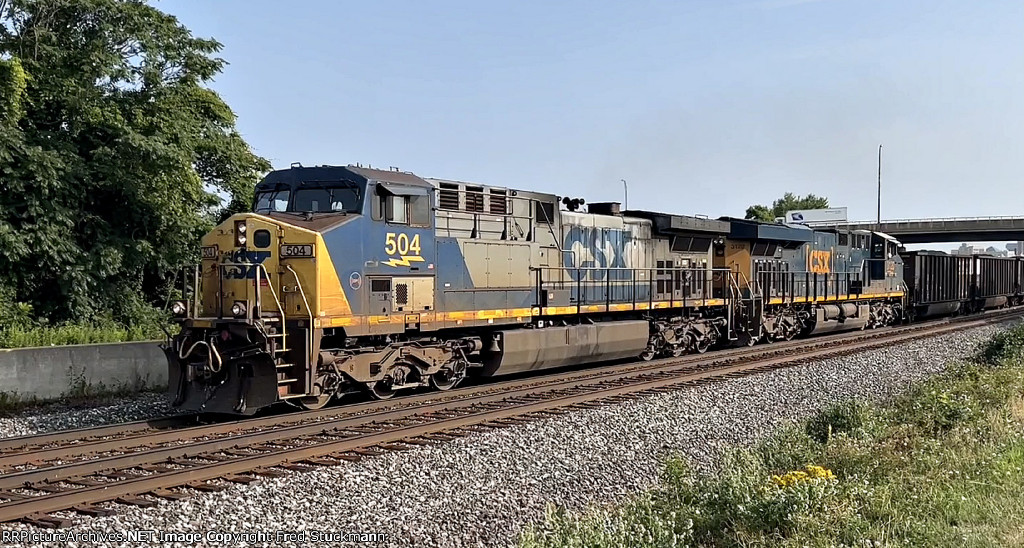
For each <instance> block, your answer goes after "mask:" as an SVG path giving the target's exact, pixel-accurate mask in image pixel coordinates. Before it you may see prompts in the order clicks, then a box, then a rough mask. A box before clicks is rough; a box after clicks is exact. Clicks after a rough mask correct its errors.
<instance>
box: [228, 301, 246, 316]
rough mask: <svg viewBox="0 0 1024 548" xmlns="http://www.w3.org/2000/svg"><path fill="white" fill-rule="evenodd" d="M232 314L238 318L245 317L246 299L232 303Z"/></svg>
mask: <svg viewBox="0 0 1024 548" xmlns="http://www.w3.org/2000/svg"><path fill="white" fill-rule="evenodd" d="M231 314H232V315H233V316H234V317H236V318H244V317H245V301H235V304H233V305H231Z"/></svg>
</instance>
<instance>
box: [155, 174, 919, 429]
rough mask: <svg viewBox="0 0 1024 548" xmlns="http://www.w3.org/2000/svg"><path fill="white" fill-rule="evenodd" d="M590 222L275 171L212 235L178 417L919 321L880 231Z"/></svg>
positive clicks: (187, 334) (519, 203)
mask: <svg viewBox="0 0 1024 548" xmlns="http://www.w3.org/2000/svg"><path fill="white" fill-rule="evenodd" d="M582 205H583V204H582V200H574V199H569V198H564V199H561V200H560V199H559V197H557V196H555V195H552V194H545V193H540V192H531V191H526V190H514V189H510V188H504V187H494V186H486V185H482V184H475V183H466V182H460V181H453V180H442V179H429V178H421V177H418V176H416V175H413V174H411V173H407V172H401V171H396V170H378V169H371V168H368V167H362V166H345V167H335V166H322V167H302V166H293V167H292V168H290V169H284V170H279V171H274V172H272V173H270V174H269V175H267V176H266V177H265V178H264V179H263V180H262V181H261V182H260V183H259V184H258V185H257V187H256V194H255V204H254V208H253V212H252V213H243V214H238V215H234V216H232V217H231V218H230V219H228V220H226V221H225V222H223V223H222V224H220V225H219V226H217V227H216V228H214V229H213V230H212V231H211V232H210V233H209V234H207V235H206V236H204V237H203V239H202V263H201V265H200V266H199V267H197V268H196V269H195V270H194V271H193V274H192V276H191V280H190V283H188V284H185V287H183V291H184V293H185V295H186V298H185V299H184V300H182V301H178V302H175V303H174V304H173V306H172V310H173V312H174V313H175V314H176V315H177V316H178V317H179V318H180V320H181V331H180V333H179V334H177V335H176V336H175V337H173V338H172V339H171V340H170V341H169V342H168V344H167V345H166V347H165V352H166V354H167V357H168V362H169V390H170V393H171V397H172V398H173V404H174V405H175V406H176V407H180V408H184V409H189V410H196V411H205V412H214V413H239V414H252V413H254V412H255V411H257V410H258V409H261V408H263V407H266V406H269V405H271V404H274V403H277V402H281V401H286V402H290V403H292V404H295V405H297V406H300V407H303V408H308V409H315V408H318V407H321V406H323V405H325V404H326V403H327V402H328V401H329V400H330V399H331V398H333V397H336V396H341V395H344V394H347V393H352V392H363V391H365V392H368V393H369V394H371V395H372V396H373V397H375V398H380V399H385V398H390V397H392V396H393V395H394V394H395V393H396V392H399V391H402V390H406V389H411V388H417V387H427V386H429V387H432V388H434V389H438V390H446V389H449V388H451V387H453V386H455V385H456V384H458V383H459V382H460V381H462V380H463V379H464V378H466V377H467V376H468V375H477V376H498V375H506V374H510V373H519V372H523V371H529V370H537V369H543V368H551V367H558V366H564V365H568V364H574V363H580V362H586V361H599V360H614V359H621V358H635V357H639V358H641V359H648V360H649V359H651V358H654V357H656V356H676V355H679V354H682V353H684V352H704V351H706V350H707V349H708V348H710V347H712V346H716V345H723V344H754V343H756V342H758V341H771V340H778V339H790V338H792V337H794V336H797V335H801V334H810V333H818V332H824V331H834V330H844V329H861V328H865V327H874V326H880V325H886V324H890V323H893V322H895V321H898V320H900V319H902V318H904V317H906V312H907V311H908V310H909V309H912V308H913V306H912V305H911V304H910V303H909V301H908V295H909V294H908V291H909V288H908V287H907V284H906V283H904V264H903V262H902V259H901V258H900V255H899V254H898V250H897V246H898V242H897V241H896V240H894V239H893V238H891V237H889V236H887V235H885V234H882V233H878V232H869V231H843V230H811V229H809V228H806V227H802V226H789V225H780V224H766V223H758V222H754V221H747V220H740V219H729V218H723V219H718V220H714V219H707V218H697V217H688V216H681V215H673V214H667V213H657V212H650V211H620V210H619V207H618V204H615V203H599V204H590V205H589V207H588V211H587V212H582V211H580V209H581V206H582ZM915 260H916V259H915Z"/></svg>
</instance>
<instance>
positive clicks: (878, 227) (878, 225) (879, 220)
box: [875, 145, 882, 230]
mask: <svg viewBox="0 0 1024 548" xmlns="http://www.w3.org/2000/svg"><path fill="white" fill-rule="evenodd" d="M875 225H876V226H875V230H881V229H882V145H878V217H877V218H876V219H875Z"/></svg>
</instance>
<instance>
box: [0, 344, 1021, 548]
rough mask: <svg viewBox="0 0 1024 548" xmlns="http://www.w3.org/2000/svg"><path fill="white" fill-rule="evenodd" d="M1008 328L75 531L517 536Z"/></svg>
mask: <svg viewBox="0 0 1024 548" xmlns="http://www.w3.org/2000/svg"><path fill="white" fill-rule="evenodd" d="M1003 328H1005V325H1001V326H987V327H982V328H977V329H973V330H970V331H964V332H959V333H954V334H948V335H943V336H939V337H935V338H931V339H925V340H919V341H913V342H909V343H904V344H900V345H899V346H895V347H891V348H885V349H881V350H874V351H869V352H864V353H860V354H856V355H851V356H846V357H842V358H836V359H830V360H824V361H818V362H813V363H808V364H805V365H801V366H796V367H791V368H788V369H783V370H778V371H773V372H769V373H764V374H760V375H757V376H753V377H747V378H742V379H737V380H732V381H727V382H722V383H717V384H713V385H708V386H700V387H694V388H689V389H685V390H682V391H679V392H674V393H670V394H663V395H657V396H651V397H647V398H644V399H640V400H636V401H632V402H626V403H622V404H619V405H614V406H609V407H602V408H596V409H588V410H581V411H576V412H572V413H569V414H566V415H562V416H559V417H557V418H553V419H549V420H543V421H537V422H531V423H526V424H522V425H518V426H514V427H511V428H507V429H502V430H496V431H492V432H488V433H483V434H475V435H471V436H469V437H467V438H460V439H457V440H454V441H451V442H447V443H442V444H438V445H434V446H426V447H422V448H418V449H415V450H412V451H406V452H392V453H387V454H384V455H382V456H379V457H373V458H368V459H364V460H362V461H360V462H356V463H345V464H342V465H339V466H335V467H325V468H319V469H316V470H313V471H310V472H305V473H292V474H288V475H287V476H286V477H283V478H279V479H273V480H264V481H263V482H261V483H258V484H254V485H248V486H236V487H232V488H230V489H228V490H226V491H222V492H219V493H212V494H201V495H197V496H195V497H194V498H191V499H188V500H184V501H178V502H161V503H160V504H158V505H157V506H156V507H154V508H149V509H141V508H136V507H124V508H123V510H122V511H119V512H118V513H116V514H115V515H113V516H109V517H102V518H76V519H79V520H81V521H80V523H79V524H78V525H77V526H76V530H78V531H93V532H96V531H106V532H125V531H129V530H139V529H143V530H155V531H160V532H174V533H182V534H183V533H198V534H199V535H200V539H199V540H198V541H197V542H188V541H186V542H182V543H180V544H178V545H181V546H197V545H204V546H205V545H226V544H231V545H242V544H246V543H237V542H222V541H223V538H222V537H212V536H211V537H207V536H205V535H207V532H209V531H214V532H227V531H233V532H236V533H256V532H260V531H262V532H265V533H268V534H269V537H265V538H266V539H268V540H266V541H265V542H255V543H252V544H255V545H267V546H275V545H281V544H284V545H294V544H295V543H294V542H283V543H282V542H278V541H277V540H276V539H277V538H279V537H276V531H306V534H307V535H308V536H307V538H312V535H313V534H314V532H324V533H338V532H341V533H383V534H385V535H386V539H387V540H386V541H385V542H383V543H381V544H383V545H411V546H438V547H448V546H506V545H514V544H515V543H516V541H517V539H518V535H519V534H520V532H521V531H522V529H523V528H524V527H525V526H527V525H528V524H530V523H533V522H537V521H539V520H542V519H543V514H544V509H545V505H546V504H547V503H549V502H550V503H554V504H557V505H562V506H564V507H567V508H568V509H570V510H583V509H585V508H587V507H588V506H590V505H595V504H604V503H609V502H614V501H616V500H619V499H620V497H622V496H624V495H629V494H634V493H638V492H641V491H643V490H645V489H649V488H651V487H653V486H655V485H656V484H657V481H658V475H659V471H660V466H661V464H660V463H661V461H660V458H661V457H663V456H665V455H666V454H669V453H680V454H682V455H685V456H687V457H688V458H689V459H691V461H692V463H693V465H694V466H696V467H698V468H704V469H707V468H710V467H713V466H714V463H715V462H716V460H717V459H718V458H719V457H720V456H721V454H722V452H723V450H724V449H726V448H728V447H730V446H735V445H737V444H749V443H751V442H753V441H756V440H759V439H761V438H764V437H765V436H767V435H769V434H770V433H772V432H773V431H774V430H776V429H777V428H779V427H780V426H781V425H784V424H787V423H789V422H791V421H794V420H797V419H799V418H802V417H805V416H807V415H808V414H810V413H813V412H814V411H816V410H818V409H820V408H822V407H824V406H827V405H829V404H831V403H835V402H839V401H843V400H846V399H849V398H851V397H861V398H870V399H873V400H883V399H886V398H889V397H891V396H893V395H894V394H897V393H899V392H901V391H903V390H905V389H906V388H907V387H908V386H909V385H910V384H911V383H913V382H915V381H918V380H921V379H923V378H925V377H927V376H930V375H933V374H935V373H937V372H939V371H941V370H942V369H943V368H944V366H945V365H946V364H947V363H948V362H949V361H951V360H955V359H957V358H961V357H964V356H966V355H968V354H969V353H971V352H972V351H973V350H974V349H975V348H976V346H977V344H978V343H979V342H981V341H983V340H984V339H986V338H987V337H989V336H991V335H992V334H993V333H994V332H996V331H998V330H1000V329H1003ZM7 527H10V528H23V529H28V526H25V525H8V526H7ZM92 544H94V543H90V545H92ZM117 544H118V543H108V544H107V545H110V546H113V545H117ZM22 545H24V544H22ZM100 545H102V544H100ZM301 545H304V546H326V545H332V546H333V545H356V544H355V543H345V542H329V543H323V542H320V543H317V542H309V541H307V542H305V543H302V544H301ZM364 545H365V544H364Z"/></svg>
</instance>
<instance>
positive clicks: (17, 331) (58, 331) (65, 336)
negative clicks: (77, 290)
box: [0, 323, 164, 348]
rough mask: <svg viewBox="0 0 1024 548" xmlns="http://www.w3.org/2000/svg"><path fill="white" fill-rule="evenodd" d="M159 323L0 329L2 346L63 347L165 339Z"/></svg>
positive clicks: (0, 343) (0, 344) (85, 324)
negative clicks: (67, 345)
mask: <svg viewBox="0 0 1024 548" xmlns="http://www.w3.org/2000/svg"><path fill="white" fill-rule="evenodd" d="M163 337H164V333H163V331H161V330H160V329H159V326H157V325H149V326H135V327H125V326H122V325H118V324H89V323H83V324H64V325H53V326H51V325H41V326H40V325H33V326H11V327H4V328H0V348H27V347H33V346H60V345H66V344H93V343H112V342H130V341H151V340H157V339H162V338H163Z"/></svg>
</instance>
